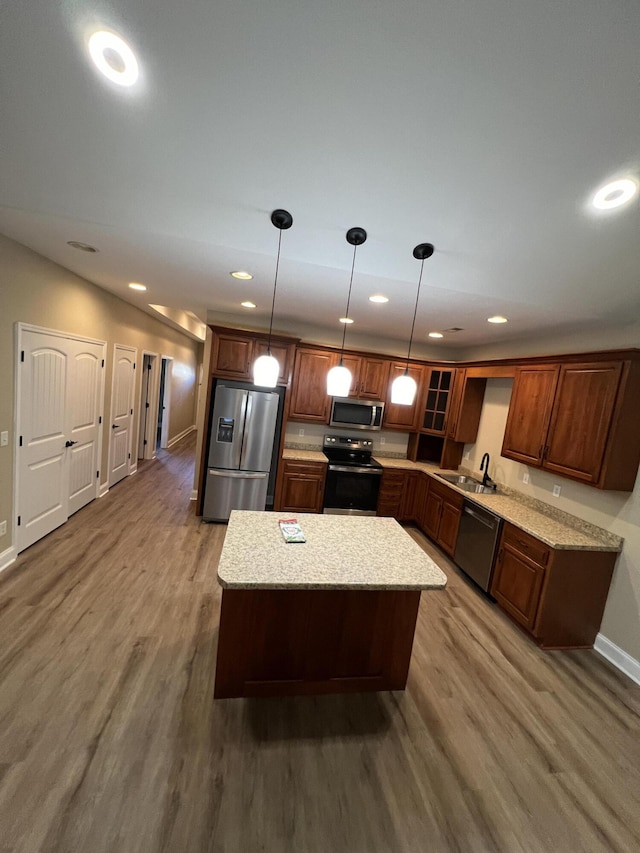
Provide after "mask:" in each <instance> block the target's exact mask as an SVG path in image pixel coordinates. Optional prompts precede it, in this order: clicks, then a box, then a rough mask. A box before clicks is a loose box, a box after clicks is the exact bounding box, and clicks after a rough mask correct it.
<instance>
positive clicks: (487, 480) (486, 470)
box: [480, 453, 493, 486]
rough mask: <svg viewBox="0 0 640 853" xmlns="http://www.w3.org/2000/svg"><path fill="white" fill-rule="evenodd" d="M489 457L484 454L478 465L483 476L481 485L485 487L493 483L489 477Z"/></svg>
mask: <svg viewBox="0 0 640 853" xmlns="http://www.w3.org/2000/svg"><path fill="white" fill-rule="evenodd" d="M490 459H491V457H490V456H489V454H488V453H485V454H484V456H483V457H482V462H481V463H480V470H481V471H484V476H483V478H482V485H483V486H486V485H487V483H493V480H492V479H491V477H490V476H489V460H490Z"/></svg>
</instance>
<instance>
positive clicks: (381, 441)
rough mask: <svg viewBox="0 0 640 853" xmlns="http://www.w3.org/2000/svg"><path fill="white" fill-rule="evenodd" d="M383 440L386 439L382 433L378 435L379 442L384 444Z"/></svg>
mask: <svg viewBox="0 0 640 853" xmlns="http://www.w3.org/2000/svg"><path fill="white" fill-rule="evenodd" d="M385 441H386V438H385V437H384V436H383V435H381V436H380V444H384V443H385Z"/></svg>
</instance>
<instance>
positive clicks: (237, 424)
mask: <svg viewBox="0 0 640 853" xmlns="http://www.w3.org/2000/svg"><path fill="white" fill-rule="evenodd" d="M279 404H280V394H279V393H278V392H276V391H256V390H251V386H245V387H242V384H241V383H234V384H233V385H230V384H226V383H221V384H219V385H218V386H217V387H216V389H215V396H214V401H213V416H212V423H211V438H210V441H209V458H208V463H207V464H208V468H207V479H206V483H205V492H204V510H203V518H204V519H205V521H228V519H229V515H230V513H231V510H232V509H257V510H263V509H265V508H266V505H267V492H268V488H269V483H270V476H269V475H270V471H271V468H272V461H273V459H274V458H275V454H276V452H277V448H276V447H275V440H276V434H277V428H278V426H279V417H278V415H279ZM274 473H275V472H274ZM274 479H275V477H272V478H271V480H272V481H273V480H274Z"/></svg>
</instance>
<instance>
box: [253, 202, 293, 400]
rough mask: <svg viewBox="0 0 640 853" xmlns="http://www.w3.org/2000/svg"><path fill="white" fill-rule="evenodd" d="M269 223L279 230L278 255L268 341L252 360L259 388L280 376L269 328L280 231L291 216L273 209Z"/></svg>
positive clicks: (272, 384)
mask: <svg viewBox="0 0 640 853" xmlns="http://www.w3.org/2000/svg"><path fill="white" fill-rule="evenodd" d="M271 224H272V225H275V227H276V228H277V229H278V230H279V231H280V234H279V235H278V257H277V259H276V274H275V277H274V280H273V301H272V302H271V320H270V321H269V341H268V343H267V354H266V355H261V356H259V357H258V358H257V359H256V360H255V361H254V362H253V384H254V385H260V387H261V388H275V387H276V385H277V384H278V376H280V364H279V362H278V359H277V358H274V356H272V355H271V330H272V329H273V309H274V308H275V304H276V287H277V286H278V267H279V266H280V245H281V243H282V232H283V231H286V230H287V229H289V228H291V226H292V225H293V217H292V216H291V214H290V213H289V212H288V211H287V210H280V209H279V210H274V211H273V212H272V214H271Z"/></svg>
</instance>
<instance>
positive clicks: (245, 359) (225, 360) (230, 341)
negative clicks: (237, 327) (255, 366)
mask: <svg viewBox="0 0 640 853" xmlns="http://www.w3.org/2000/svg"><path fill="white" fill-rule="evenodd" d="M254 342H255V338H253V337H251V336H250V335H244V336H241V335H236V334H232V333H228V334H227V333H225V332H220V333H214V337H213V349H212V352H211V372H212V373H215V374H217V375H218V376H226V377H228V378H229V379H249V378H250V375H249V373H250V370H251V365H252V363H253V359H252V356H253V345H254Z"/></svg>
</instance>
